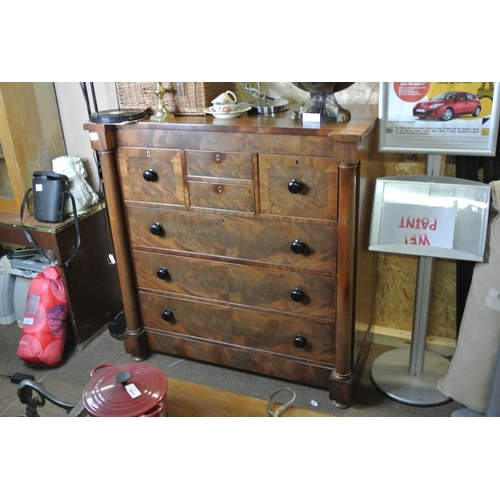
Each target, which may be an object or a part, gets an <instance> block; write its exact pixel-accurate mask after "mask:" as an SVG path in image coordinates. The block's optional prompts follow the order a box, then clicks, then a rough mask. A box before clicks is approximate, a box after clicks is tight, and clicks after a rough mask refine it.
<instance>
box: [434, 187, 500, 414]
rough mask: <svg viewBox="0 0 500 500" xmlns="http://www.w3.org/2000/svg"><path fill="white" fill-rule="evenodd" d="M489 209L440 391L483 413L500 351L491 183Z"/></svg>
mask: <svg viewBox="0 0 500 500" xmlns="http://www.w3.org/2000/svg"><path fill="white" fill-rule="evenodd" d="M490 186H491V195H492V206H493V209H494V210H492V211H491V214H490V224H489V228H488V233H487V236H486V248H485V256H484V262H478V263H476V265H475V266H474V272H473V275H472V283H471V287H470V290H469V294H468V296H467V301H466V304H465V309H464V314H463V318H462V323H461V325H460V331H459V335H458V341H457V348H456V350H455V354H454V356H453V359H452V361H451V364H450V368H449V370H448V373H447V374H446V376H445V377H444V378H441V379H440V380H439V381H438V388H439V390H440V391H441V392H442V393H443V394H445V395H446V396H448V397H450V398H452V399H453V400H455V401H456V402H457V403H460V404H463V405H464V406H467V407H468V408H470V409H471V410H474V411H477V412H479V413H486V408H487V406H488V400H489V396H490V390H491V384H492V381H493V375H494V372H495V366H496V362H497V358H498V351H499V348H500V214H499V213H498V212H500V181H493V182H490Z"/></svg>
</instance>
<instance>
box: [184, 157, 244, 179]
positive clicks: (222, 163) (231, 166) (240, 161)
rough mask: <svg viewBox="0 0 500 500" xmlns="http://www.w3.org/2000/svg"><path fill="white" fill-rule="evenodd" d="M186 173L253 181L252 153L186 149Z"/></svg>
mask: <svg viewBox="0 0 500 500" xmlns="http://www.w3.org/2000/svg"><path fill="white" fill-rule="evenodd" d="M186 174H187V175H188V176H201V177H220V178H227V179H246V180H250V181H253V166H252V154H250V153H223V152H217V151H186Z"/></svg>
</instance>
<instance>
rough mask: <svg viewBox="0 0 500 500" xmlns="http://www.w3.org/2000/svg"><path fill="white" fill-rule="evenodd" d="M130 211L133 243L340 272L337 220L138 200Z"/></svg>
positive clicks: (128, 213) (128, 211)
mask: <svg viewBox="0 0 500 500" xmlns="http://www.w3.org/2000/svg"><path fill="white" fill-rule="evenodd" d="M127 215H128V219H129V227H130V237H131V241H132V244H133V245H137V246H145V247H151V248H164V249H170V250H173V251H182V252H193V253H196V254H203V255H217V256H221V257H226V258H230V259H239V260H245V261H255V262H261V263H268V264H274V265H282V266H288V267H296V268H303V269H310V270H315V271H321V272H327V273H332V274H333V273H335V272H336V249H337V227H336V226H334V225H319V224H301V223H294V222H285V221H276V220H264V219H257V218H245V217H237V216H232V215H226V216H219V215H214V214H202V213H195V212H184V211H169V210H159V209H152V208H140V207H133V206H128V207H127ZM153 233H154V234H153Z"/></svg>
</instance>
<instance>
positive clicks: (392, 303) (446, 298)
mask: <svg viewBox="0 0 500 500" xmlns="http://www.w3.org/2000/svg"><path fill="white" fill-rule="evenodd" d="M384 157H385V162H384V163H385V174H384V175H385V176H394V175H424V174H425V156H424V155H413V156H410V157H409V156H408V155H396V154H394V155H391V154H386V155H384ZM443 175H445V176H450V177H454V176H455V158H454V157H447V158H446V166H445V169H444V172H443ZM417 267H418V257H416V256H412V255H399V254H391V253H386V252H380V253H379V258H378V280H377V291H376V306H375V318H374V324H375V325H378V326H384V327H387V328H395V329H401V330H406V331H411V330H412V327H413V309H414V301H415V288H416V278H417ZM455 297H456V261H455V260H447V259H435V261H434V279H433V286H432V294H431V305H430V312H429V328H428V333H429V335H433V336H436V337H442V338H449V339H455V338H456V299H455Z"/></svg>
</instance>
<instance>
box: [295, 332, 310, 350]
mask: <svg viewBox="0 0 500 500" xmlns="http://www.w3.org/2000/svg"><path fill="white" fill-rule="evenodd" d="M306 344H307V339H306V338H305V337H303V336H302V335H297V336H296V337H295V339H294V340H293V345H294V346H295V347H299V348H302V347H304V346H305V345H306Z"/></svg>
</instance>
